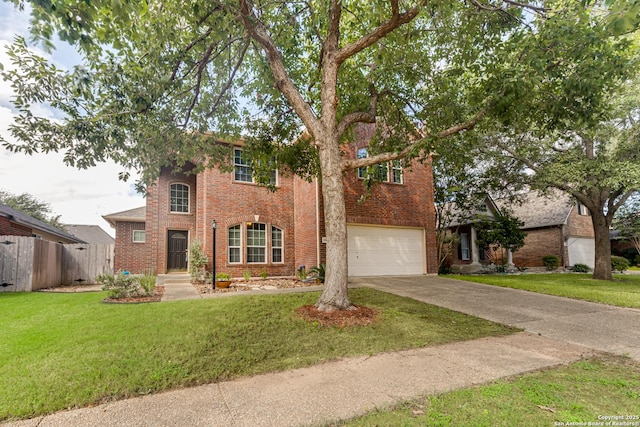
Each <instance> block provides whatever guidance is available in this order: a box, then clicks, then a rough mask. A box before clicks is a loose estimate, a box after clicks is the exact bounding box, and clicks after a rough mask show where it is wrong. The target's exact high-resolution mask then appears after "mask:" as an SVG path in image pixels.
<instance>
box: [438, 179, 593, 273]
mask: <svg viewBox="0 0 640 427" xmlns="http://www.w3.org/2000/svg"><path fill="white" fill-rule="evenodd" d="M502 209H509V210H511V212H512V213H513V215H514V216H515V217H517V218H518V219H520V220H521V221H523V222H524V226H523V227H522V229H523V230H525V231H526V232H527V237H526V238H525V241H524V246H523V247H522V248H521V249H519V250H518V251H516V252H515V253H513V254H512V257H513V258H512V263H513V264H515V266H516V267H542V266H543V264H542V257H543V256H545V255H555V256H557V257H558V258H560V265H562V266H565V267H569V266H572V265H575V264H586V265H588V266H589V267H591V268H593V266H594V263H595V239H594V232H593V224H592V222H591V215H590V213H589V210H588V209H587V208H586V207H585V206H584V205H582V204H581V203H579V202H576V201H575V200H573V198H572V197H571V196H569V195H566V194H564V193H561V192H559V191H558V192H553V193H552V195H551V196H548V197H545V196H542V195H539V194H538V193H536V192H531V193H528V194H526V195H525V196H524V197H523V200H522V203H521V204H511V203H509V202H508V201H507V200H496V201H495V202H494V201H493V200H492V199H491V198H489V197H488V198H487V199H485V202H484V204H483V207H482V208H480V209H478V211H479V212H478V213H482V214H486V215H487V216H490V217H491V216H493V215H495V213H496V211H497V210H502ZM465 217H466V218H473V217H474V215H467V216H465ZM473 223H474V220H473V219H468V220H464V221H459V222H454V223H453V224H451V226H450V229H451V230H452V231H457V232H458V234H459V236H460V242H459V244H458V250H457V251H452V254H451V256H450V258H449V260H448V262H449V263H450V264H451V267H452V269H453V270H454V271H459V272H475V271H479V270H480V269H481V268H482V265H483V264H488V263H489V260H488V257H487V256H486V255H487V254H486V251H485V249H484V248H478V245H477V243H476V232H475V228H474V227H473Z"/></svg>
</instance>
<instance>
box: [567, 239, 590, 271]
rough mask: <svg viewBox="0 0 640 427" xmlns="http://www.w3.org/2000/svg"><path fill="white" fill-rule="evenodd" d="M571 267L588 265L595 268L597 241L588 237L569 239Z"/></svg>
mask: <svg viewBox="0 0 640 427" xmlns="http://www.w3.org/2000/svg"><path fill="white" fill-rule="evenodd" d="M567 245H568V249H569V265H576V264H586V265H588V266H589V267H591V268H593V267H594V265H595V259H596V244H595V240H594V239H591V238H588V237H569V240H567Z"/></svg>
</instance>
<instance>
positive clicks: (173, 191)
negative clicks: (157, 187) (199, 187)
mask: <svg viewBox="0 0 640 427" xmlns="http://www.w3.org/2000/svg"><path fill="white" fill-rule="evenodd" d="M169 212H173V213H189V186H188V185H186V184H179V183H176V184H171V185H170V186H169Z"/></svg>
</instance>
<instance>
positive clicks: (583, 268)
mask: <svg viewBox="0 0 640 427" xmlns="http://www.w3.org/2000/svg"><path fill="white" fill-rule="evenodd" d="M571 271H573V272H574V273H588V272H590V271H591V267H589V266H588V265H587V264H576V265H574V266H573V267H571Z"/></svg>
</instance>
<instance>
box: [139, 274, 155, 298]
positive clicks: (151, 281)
mask: <svg viewBox="0 0 640 427" xmlns="http://www.w3.org/2000/svg"><path fill="white" fill-rule="evenodd" d="M137 279H138V281H139V283H140V286H142V289H144V291H145V293H146V294H147V295H153V294H154V292H155V290H156V276H153V275H151V274H144V275H143V276H140V277H138V278H137Z"/></svg>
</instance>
